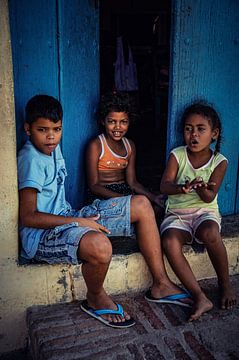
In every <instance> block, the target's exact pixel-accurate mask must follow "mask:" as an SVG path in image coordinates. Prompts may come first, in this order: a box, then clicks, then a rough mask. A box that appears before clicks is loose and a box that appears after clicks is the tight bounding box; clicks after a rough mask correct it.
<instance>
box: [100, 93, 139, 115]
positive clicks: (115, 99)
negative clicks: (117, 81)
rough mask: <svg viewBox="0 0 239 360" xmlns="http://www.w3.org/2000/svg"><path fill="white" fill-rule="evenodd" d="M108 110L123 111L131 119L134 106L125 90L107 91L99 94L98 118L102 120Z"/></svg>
mask: <svg viewBox="0 0 239 360" xmlns="http://www.w3.org/2000/svg"><path fill="white" fill-rule="evenodd" d="M110 112H125V113H126V114H127V115H128V117H129V119H130V120H132V118H133V117H134V116H136V113H135V107H134V105H133V102H132V101H131V99H130V96H129V94H128V93H126V92H116V91H114V92H109V93H106V94H104V95H102V96H101V99H100V103H99V107H98V112H97V115H98V120H99V121H102V120H103V119H105V117H106V116H107V115H108V114H109V113H110Z"/></svg>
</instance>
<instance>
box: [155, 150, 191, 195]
mask: <svg viewBox="0 0 239 360" xmlns="http://www.w3.org/2000/svg"><path fill="white" fill-rule="evenodd" d="M177 173H178V162H177V160H176V158H175V156H174V155H173V154H170V156H169V159H168V163H167V165H166V169H165V171H164V173H163V176H162V180H161V184H160V191H161V193H162V194H167V195H176V194H184V193H187V192H189V191H190V189H189V185H188V184H187V183H186V184H183V185H182V184H176V182H175V180H176V177H177Z"/></svg>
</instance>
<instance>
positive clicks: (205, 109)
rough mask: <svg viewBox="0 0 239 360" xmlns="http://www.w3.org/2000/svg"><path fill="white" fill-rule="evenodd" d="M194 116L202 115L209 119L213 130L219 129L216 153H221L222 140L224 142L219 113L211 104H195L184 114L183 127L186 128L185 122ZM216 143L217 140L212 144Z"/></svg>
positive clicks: (202, 101) (187, 108)
mask: <svg viewBox="0 0 239 360" xmlns="http://www.w3.org/2000/svg"><path fill="white" fill-rule="evenodd" d="M194 114H197V115H201V116H202V117H204V118H207V119H208V121H209V123H210V125H211V127H212V130H214V129H218V131H219V135H218V138H217V141H216V145H215V152H216V153H217V152H219V151H220V147H221V140H222V124H221V120H220V118H219V115H218V113H217V112H216V110H215V109H214V108H213V107H212V106H211V105H210V104H208V103H207V102H206V101H204V100H200V101H197V102H194V103H193V104H191V105H190V106H188V107H186V109H185V110H184V112H183V115H182V125H183V127H184V124H185V121H186V120H187V119H188V118H189V116H191V115H194ZM214 141H215V140H212V142H214Z"/></svg>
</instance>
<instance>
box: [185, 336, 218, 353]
mask: <svg viewBox="0 0 239 360" xmlns="http://www.w3.org/2000/svg"><path fill="white" fill-rule="evenodd" d="M184 338H185V340H186V342H187V344H188V345H189V347H190V348H191V349H192V350H193V351H194V352H195V354H197V355H198V357H199V359H207V360H215V358H214V356H213V355H212V354H211V353H210V351H208V350H207V349H206V348H205V347H204V345H203V344H201V343H200V342H199V341H198V340H197V339H196V338H195V336H194V335H193V334H192V332H191V331H187V332H185V333H184Z"/></svg>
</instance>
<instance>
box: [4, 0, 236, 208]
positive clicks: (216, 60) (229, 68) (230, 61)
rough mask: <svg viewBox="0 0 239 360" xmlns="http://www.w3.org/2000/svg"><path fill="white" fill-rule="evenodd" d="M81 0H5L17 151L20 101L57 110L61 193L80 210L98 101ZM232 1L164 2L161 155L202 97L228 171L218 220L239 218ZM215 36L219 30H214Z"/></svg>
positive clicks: (89, 29) (89, 19)
mask: <svg viewBox="0 0 239 360" xmlns="http://www.w3.org/2000/svg"><path fill="white" fill-rule="evenodd" d="M96 4H97V2H96V1H90V0H89V1H87V0H69V1H67V2H66V1H64V0H55V1H47V0H41V1H37V0H32V1H28V0H21V1H18V0H9V11H10V25H11V35H12V51H13V65H14V91H15V104H16V119H17V138H18V148H20V147H21V146H22V144H23V142H24V140H25V137H24V135H23V130H22V124H23V121H24V107H25V104H26V102H27V100H28V99H29V98H30V97H31V96H33V95H35V94H37V93H46V94H49V95H53V96H55V97H57V98H58V99H59V100H60V101H61V102H62V105H63V109H64V117H63V128H64V129H63V138H62V148H63V154H64V157H65V159H66V163H67V169H68V175H69V176H68V179H67V182H66V193H67V197H68V200H69V201H70V202H71V203H72V204H73V206H75V207H78V206H80V205H82V201H83V198H84V189H85V176H84V150H85V146H86V143H87V142H88V140H89V139H90V138H91V137H92V136H94V135H95V133H96V124H95V119H94V113H95V106H96V103H97V100H98V97H99V70H100V69H99V10H98V8H97V7H96ZM238 23H239V2H238V1H235V0H172V36H171V59H172V60H171V72H170V73H171V77H170V99H169V119H168V139H167V149H168V152H169V150H170V149H171V148H172V147H174V146H176V145H177V144H179V143H181V139H180V135H179V134H178V132H177V128H178V118H179V116H180V112H181V111H182V109H183V108H184V106H185V105H186V104H187V103H190V102H191V101H192V100H194V99H196V98H205V99H207V100H208V101H209V102H210V103H213V104H214V105H215V107H216V108H217V110H218V111H219V113H220V115H221V118H222V123H223V130H224V132H223V144H222V153H223V154H224V155H225V156H226V157H227V158H228V159H229V167H228V171H227V174H226V177H225V181H224V182H223V184H222V187H221V190H220V194H219V205H220V208H221V211H222V214H224V215H225V214H232V213H235V212H238V211H239V204H238V201H239V191H238V188H239V179H238V162H239V161H238V149H239V121H238V118H239V107H238V104H237V103H238V98H239V62H238V58H239V29H238ZM222 30H223V31H222Z"/></svg>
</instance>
